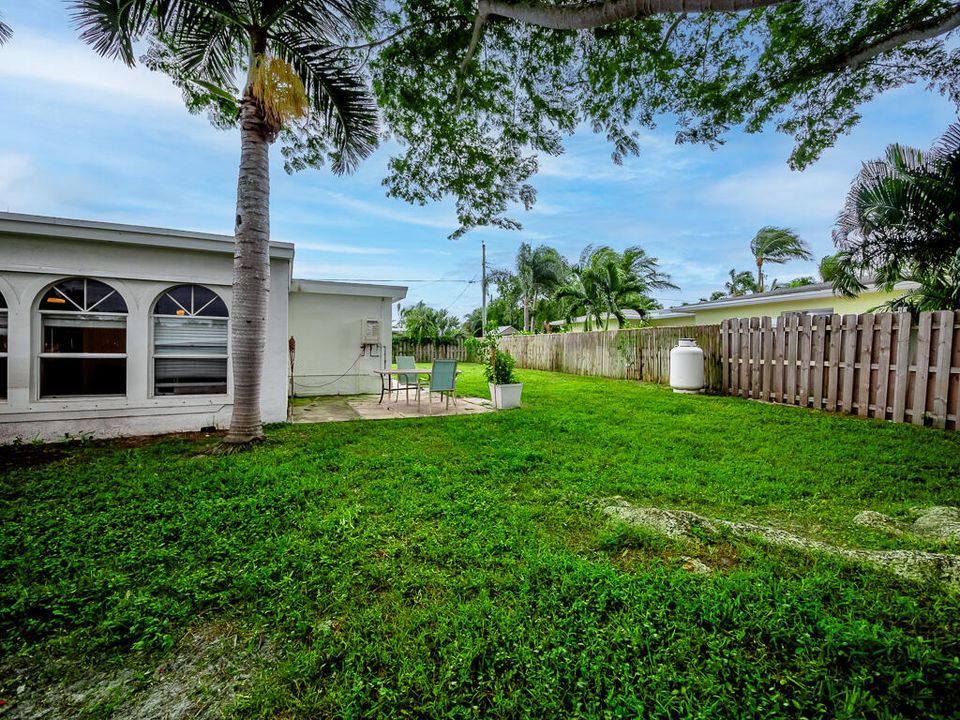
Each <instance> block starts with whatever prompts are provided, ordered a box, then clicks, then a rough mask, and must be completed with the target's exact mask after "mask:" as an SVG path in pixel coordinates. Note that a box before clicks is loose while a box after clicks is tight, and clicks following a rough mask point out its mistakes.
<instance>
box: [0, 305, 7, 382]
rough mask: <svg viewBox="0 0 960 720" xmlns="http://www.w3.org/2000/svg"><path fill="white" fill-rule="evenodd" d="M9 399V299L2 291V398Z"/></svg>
mask: <svg viewBox="0 0 960 720" xmlns="http://www.w3.org/2000/svg"><path fill="white" fill-rule="evenodd" d="M6 399H7V301H6V299H5V298H4V297H3V293H0V400H6Z"/></svg>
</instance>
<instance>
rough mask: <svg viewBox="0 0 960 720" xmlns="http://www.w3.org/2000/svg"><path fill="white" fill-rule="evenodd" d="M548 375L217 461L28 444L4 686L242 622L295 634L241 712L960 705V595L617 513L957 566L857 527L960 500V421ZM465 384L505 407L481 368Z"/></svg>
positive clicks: (97, 708) (769, 712)
mask: <svg viewBox="0 0 960 720" xmlns="http://www.w3.org/2000/svg"><path fill="white" fill-rule="evenodd" d="M519 375H520V377H521V379H522V380H523V381H524V383H525V387H524V407H523V408H522V409H521V410H516V411H509V412H501V413H490V414H486V415H478V416H461V417H450V418H424V419H417V420H403V421H381V422H349V423H329V424H324V425H291V426H277V427H273V428H271V429H269V432H268V438H267V441H266V442H265V443H264V444H263V445H261V446H259V447H256V448H255V449H253V450H252V451H250V452H248V453H245V454H241V455H234V456H209V455H200V454H198V450H201V449H202V447H204V446H205V445H212V444H213V443H215V442H216V438H210V439H208V440H205V441H203V440H200V441H188V440H184V439H162V440H159V441H156V442H150V443H146V444H141V445H135V444H131V443H122V444H121V443H81V444H75V445H72V446H70V447H69V448H67V449H66V450H65V451H64V452H50V453H47V454H44V453H38V452H35V451H34V449H32V448H28V450H31V452H30V453H24V450H22V449H18V448H11V447H7V448H0V454H6V455H7V463H8V466H7V468H8V469H6V470H5V471H3V476H2V485H0V487H2V503H0V521H2V530H0V536H2V573H0V594H2V597H0V649H2V654H3V659H2V661H0V669H2V672H0V698H4V699H9V698H13V697H15V695H16V687H15V685H16V684H17V683H22V682H24V680H23V678H24V677H27V678H30V679H31V682H33V683H34V684H37V685H42V684H43V683H48V684H49V683H53V682H55V681H57V680H59V679H60V678H62V677H64V676H65V675H64V674H65V673H66V675H67V676H69V675H70V672H74V674H75V676H76V677H79V676H80V674H81V673H82V672H84V671H83V670H81V668H87V667H97V668H103V667H114V668H115V667H119V666H123V665H135V666H137V667H146V666H149V664H150V663H151V662H153V661H155V660H156V659H158V658H166V657H169V655H168V654H167V653H168V652H169V651H170V650H171V648H173V647H175V646H176V645H177V644H178V642H179V640H180V638H181V637H182V636H183V635H184V633H185V632H187V631H188V630H196V629H197V628H202V627H209V626H221V625H228V626H229V627H230V628H231V629H232V631H236V632H237V634H238V636H239V637H240V638H241V646H240V650H242V649H243V648H247V649H249V648H250V647H252V645H253V644H254V643H257V644H259V645H260V646H267V647H269V648H270V652H269V654H268V655H269V656H268V657H266V658H265V659H263V660H262V661H260V662H258V663H257V664H256V667H254V668H253V670H252V674H251V676H250V678H249V680H248V681H247V682H246V683H245V685H244V686H243V688H242V689H241V691H240V692H239V694H237V695H236V696H235V697H234V699H233V701H232V702H231V704H230V705H229V707H228V708H227V709H226V710H227V713H228V714H229V715H236V716H238V717H276V718H289V717H344V718H359V717H408V716H413V717H431V718H432V717H450V718H466V717H479V716H485V717H504V718H507V717H556V718H563V717H597V718H607V717H614V718H615V717H664V718H667V717H671V718H676V717H696V718H734V717H738V718H739V717H768V718H778V717H798V718H799V717H805V718H810V717H824V718H861V717H877V718H886V717H918V716H922V717H930V718H937V717H942V718H946V717H956V716H957V713H958V708H960V660H958V656H960V600H958V597H957V596H956V595H955V594H951V593H950V592H948V591H947V590H945V589H943V588H941V587H938V586H921V585H918V584H915V583H911V582H908V581H905V580H901V579H898V578H895V577H894V576H892V575H889V574H887V573H884V572H881V571H877V570H871V569H869V568H866V567H861V566H857V565H850V564H844V563H843V562H841V561H839V560H837V559H834V558H830V557H826V556H821V555H817V554H809V553H802V552H798V551H791V550H785V549H774V548H772V547H769V546H766V545H763V544H762V543H760V542H759V541H746V540H737V539H734V538H729V537H724V536H720V537H719V538H704V540H703V541H702V542H694V541H673V540H667V539H664V538H661V537H659V536H656V535H653V534H652V533H649V532H644V531H640V530H637V529H635V528H631V527H628V526H625V525H622V524H618V523H616V522H614V521H612V520H610V519H609V518H607V517H606V516H605V515H603V514H602V513H601V512H600V511H599V510H597V509H596V507H595V506H594V504H593V503H592V501H593V500H596V499H598V498H604V497H609V496H612V495H620V496H623V497H625V498H626V499H628V500H629V501H630V502H632V503H634V504H638V505H644V504H649V505H657V506H659V507H664V508H670V509H686V510H693V511H695V512H699V513H701V514H705V515H708V516H710V517H718V518H725V519H743V520H750V521H754V522H760V523H763V524H770V525H777V526H779V527H784V528H788V529H792V530H794V531H797V532H801V533H803V534H806V535H808V536H810V537H815V538H820V539H825V540H827V541H829V542H832V543H836V544H843V545H849V546H856V547H868V548H913V549H926V550H933V549H936V550H940V551H943V550H946V551H952V552H956V551H957V549H958V548H957V547H956V546H953V547H949V546H948V547H946V548H944V547H943V546H936V545H933V544H932V543H930V542H929V541H921V540H918V539H916V538H912V536H903V537H899V538H890V537H888V536H887V535H885V534H883V533H881V532H880V531H876V530H868V529H865V528H859V527H856V526H853V525H852V524H851V520H852V518H853V516H854V515H856V514H857V513H858V512H860V511H862V510H867V509H869V510H877V511H880V512H884V513H887V514H890V515H894V516H898V517H905V516H906V514H907V513H908V510H909V508H911V507H914V506H929V505H960V480H958V477H960V435H958V434H956V433H946V432H943V431H937V430H932V429H923V428H914V427H911V426H906V425H894V424H888V423H882V422H876V421H862V420H857V419H853V418H846V417H840V416H834V415H829V414H826V413H818V412H813V411H805V410H800V409H797V408H786V407H777V406H771V405H764V404H761V403H756V402H750V401H745V400H739V399H735V398H719V397H705V396H686V395H674V394H672V393H671V392H670V391H669V390H668V389H665V388H662V387H656V386H650V385H641V384H637V383H632V382H625V381H613V380H603V379H595V378H579V377H573V376H566V375H558V374H551V373H542V372H535V371H520V372H519ZM459 392H460V394H462V395H477V396H481V397H483V396H486V386H485V383H484V381H483V379H482V377H481V374H480V372H479V368H478V367H477V366H469V365H468V366H465V367H464V374H463V376H462V378H461V380H460V383H459ZM21 453H23V455H22V457H23V458H26V459H28V460H29V463H28V466H26V467H13V468H11V466H10V463H15V462H16V461H17V459H18V458H21ZM689 557H696V558H699V559H701V560H702V561H704V562H706V563H707V564H708V565H710V566H712V567H714V568H716V569H717V572H715V573H714V574H712V575H706V576H701V575H695V574H692V573H690V572H688V571H687V570H685V569H684V563H685V560H684V558H689ZM244 643H246V644H244ZM238 652H239V650H238ZM156 661H157V662H159V660H156ZM64 668H74V669H75V670H74V671H66V670H64ZM138 677H140V678H141V680H140V682H141V684H142V685H146V684H149V683H150V682H152V681H151V680H150V679H149V677H147V676H145V675H143V676H138ZM121 702H122V698H118V697H112V698H108V699H106V700H104V699H103V698H100V699H97V700H96V701H94V700H90V701H88V702H86V704H83V703H81V710H82V712H83V713H85V716H86V717H110V714H111V712H112V709H113V708H115V707H116V706H117V704H118V703H121ZM0 710H2V708H0Z"/></svg>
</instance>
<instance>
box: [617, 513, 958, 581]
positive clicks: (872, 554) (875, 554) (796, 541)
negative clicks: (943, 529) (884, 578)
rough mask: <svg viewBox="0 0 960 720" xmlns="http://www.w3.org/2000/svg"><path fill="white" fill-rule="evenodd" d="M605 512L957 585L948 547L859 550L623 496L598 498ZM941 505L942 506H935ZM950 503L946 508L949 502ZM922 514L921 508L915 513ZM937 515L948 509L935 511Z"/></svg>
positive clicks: (647, 524) (669, 530) (671, 532)
mask: <svg viewBox="0 0 960 720" xmlns="http://www.w3.org/2000/svg"><path fill="white" fill-rule="evenodd" d="M599 507H600V509H601V510H603V512H605V513H606V514H607V515H610V516H611V517H614V518H616V519H618V520H621V521H623V522H626V523H630V524H632V525H638V526H641V527H644V528H647V529H649V530H653V531H655V532H659V533H661V534H663V535H666V536H668V537H672V538H694V537H696V535H695V532H694V531H695V530H696V532H697V533H700V534H703V533H706V534H708V535H712V534H715V533H717V532H719V531H720V530H721V529H726V530H727V531H729V532H730V533H731V534H732V535H735V536H739V537H758V538H760V539H762V540H763V541H765V542H768V543H770V544H771V545H779V546H783V547H791V548H796V549H799V550H813V551H819V552H824V553H828V554H830V555H836V556H838V557H842V558H844V559H847V560H851V561H853V562H862V563H866V564H869V565H873V566H875V567H881V568H884V569H887V570H889V571H891V572H893V573H895V574H896V575H899V576H901V577H905V578H908V579H910V580H916V581H918V582H942V583H944V584H946V585H947V586H949V587H950V588H952V589H953V590H955V591H960V556H958V555H951V554H948V553H932V552H919V551H914V550H860V549H852V548H842V547H837V546H835V545H830V544H829V543H825V542H822V541H820V540H812V539H810V538H805V537H802V536H800V535H796V534H794V533H791V532H787V531H786V530H781V529H779V528H773V527H767V526H764V525H754V524H751V523H742V522H731V521H729V520H711V519H709V518H705V517H703V516H701V515H697V514H696V513H692V512H688V511H686V510H664V509H663V508H657V507H636V506H634V505H632V504H630V503H629V502H627V501H626V500H624V499H623V498H622V497H612V498H606V499H604V500H601V501H600V502H599ZM934 509H935V510H944V508H934ZM948 509H949V508H948ZM918 514H920V515H921V517H923V514H922V513H918ZM933 515H935V516H936V517H937V518H941V519H942V518H943V517H945V516H949V518H952V517H953V515H952V514H951V513H943V512H938V513H934V514H933Z"/></svg>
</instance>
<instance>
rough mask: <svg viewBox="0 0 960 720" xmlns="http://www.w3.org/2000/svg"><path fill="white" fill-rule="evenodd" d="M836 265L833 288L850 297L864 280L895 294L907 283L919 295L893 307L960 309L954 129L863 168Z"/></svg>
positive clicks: (958, 129) (957, 132)
mask: <svg viewBox="0 0 960 720" xmlns="http://www.w3.org/2000/svg"><path fill="white" fill-rule="evenodd" d="M833 241H834V243H835V244H836V246H837V247H838V248H839V249H840V253H839V254H838V255H837V258H838V261H839V262H840V264H841V266H842V267H841V272H840V273H839V276H838V279H834V281H833V282H834V287H835V288H836V289H837V290H838V291H839V292H842V293H843V294H846V295H855V294H857V293H859V292H862V291H863V290H865V289H866V284H865V280H864V278H866V277H868V276H872V277H873V280H874V282H875V283H876V285H877V286H879V287H881V288H883V289H884V290H887V291H890V290H893V288H894V286H895V285H896V283H898V282H900V281H902V280H912V281H915V282H917V283H919V284H920V287H919V288H918V289H917V290H913V291H911V292H909V293H908V294H907V295H905V296H904V297H902V298H899V299H897V300H894V301H893V302H892V303H890V304H888V306H889V307H894V308H909V309H912V310H915V311H919V310H940V309H956V308H960V301H958V298H960V259H958V257H960V123H954V124H953V125H951V126H950V127H949V128H948V129H947V131H946V132H945V133H944V134H943V136H942V137H941V138H940V139H939V140H938V141H937V142H936V143H935V144H934V146H933V147H932V148H931V149H930V150H929V151H928V152H923V151H921V150H918V149H916V148H912V147H907V146H903V145H897V144H894V145H890V146H889V147H888V148H887V151H886V155H885V156H884V157H883V158H881V159H877V160H872V161H870V162H867V163H864V165H863V168H861V170H860V172H859V173H858V175H857V177H856V178H855V179H854V181H853V184H852V186H851V188H850V192H849V193H848V195H847V200H846V203H845V204H844V207H843V210H842V211H841V213H840V215H839V216H838V218H837V223H836V226H835V227H834V230H833Z"/></svg>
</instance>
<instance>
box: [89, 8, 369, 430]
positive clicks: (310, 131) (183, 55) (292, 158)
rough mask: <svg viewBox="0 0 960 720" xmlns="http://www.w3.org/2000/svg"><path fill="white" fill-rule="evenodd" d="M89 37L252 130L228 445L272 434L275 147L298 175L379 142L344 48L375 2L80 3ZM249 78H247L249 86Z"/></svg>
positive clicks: (242, 178)
mask: <svg viewBox="0 0 960 720" xmlns="http://www.w3.org/2000/svg"><path fill="white" fill-rule="evenodd" d="M71 4H72V6H73V8H74V15H75V19H76V21H77V24H78V27H79V28H80V31H81V37H82V39H83V40H85V41H86V42H87V43H89V44H90V45H92V46H93V47H94V49H95V50H96V51H97V52H99V53H100V54H101V55H105V56H108V57H113V58H116V57H119V58H121V59H122V60H123V62H125V63H126V64H127V65H130V66H132V65H134V63H135V61H136V57H135V50H134V48H135V43H136V42H137V41H139V40H141V39H144V38H146V39H148V40H150V41H151V42H152V43H153V46H152V49H151V54H150V60H149V64H150V65H151V66H152V67H154V68H157V69H161V70H163V71H165V72H167V73H168V74H170V75H171V77H172V78H173V79H174V81H175V82H176V83H177V84H178V85H179V86H180V87H181V89H182V90H183V91H184V94H185V99H186V101H187V105H188V107H189V108H190V109H192V110H199V109H208V110H210V111H211V113H212V116H213V119H214V121H215V122H216V123H217V124H219V125H227V126H239V128H240V173H239V179H238V183H237V208H236V223H235V236H236V244H237V248H236V252H235V255H234V274H233V307H232V312H231V328H232V331H231V332H232V362H233V386H234V388H233V389H234V398H233V399H234V403H233V417H232V418H231V421H230V431H229V433H228V434H227V437H226V439H225V442H227V443H230V444H244V443H248V442H251V441H254V440H257V439H259V438H261V437H262V436H263V428H262V424H261V414H260V387H261V376H262V368H263V357H264V344H265V337H266V315H267V302H268V291H269V273H270V264H269V241H270V221H269V218H270V175H269V149H270V145H271V144H272V143H273V142H274V141H275V140H276V139H277V137H278V136H280V135H281V134H282V135H283V136H284V139H285V141H286V147H285V149H284V150H285V152H284V155H285V157H286V159H287V163H286V167H287V169H288V170H290V171H292V170H294V169H302V168H304V167H307V166H319V165H322V164H323V163H324V162H329V163H330V167H331V169H332V170H333V172H335V173H338V174H341V173H345V172H349V171H350V170H352V169H353V168H354V167H356V165H357V164H358V163H359V162H360V161H361V160H362V159H363V158H365V157H367V156H368V155H369V154H370V153H371V152H372V151H373V149H374V147H375V146H376V144H377V139H378V132H379V128H378V118H377V112H376V106H375V103H374V100H373V97H372V95H371V94H370V91H369V90H368V88H367V85H366V82H365V80H364V78H363V76H362V75H361V74H360V72H359V71H358V70H357V68H356V66H355V65H354V63H353V62H352V61H351V59H350V55H349V54H347V53H345V52H344V50H343V46H344V45H345V44H347V43H349V42H350V41H352V38H354V37H356V36H357V35H358V34H359V33H363V32H364V31H365V30H366V29H367V28H369V27H370V26H371V24H372V22H373V21H374V17H375V16H374V13H375V10H376V3H375V0H301V1H300V2H281V1H280V0H179V1H178V2H167V1H166V0H126V1H125V2H118V1H117V0H74V2H72V3H71ZM238 79H239V84H238V82H237V81H238Z"/></svg>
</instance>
